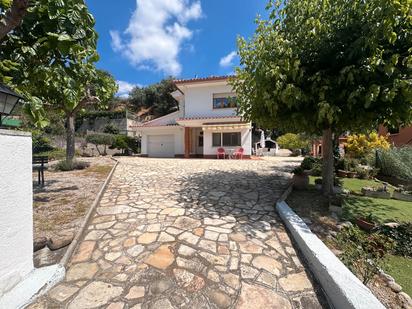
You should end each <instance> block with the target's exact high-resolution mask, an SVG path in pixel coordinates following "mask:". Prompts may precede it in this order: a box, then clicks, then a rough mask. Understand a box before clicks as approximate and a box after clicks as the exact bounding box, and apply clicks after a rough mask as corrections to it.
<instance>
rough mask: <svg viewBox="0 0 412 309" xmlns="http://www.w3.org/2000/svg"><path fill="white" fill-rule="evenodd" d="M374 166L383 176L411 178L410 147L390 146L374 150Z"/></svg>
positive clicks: (411, 151) (411, 154) (411, 155)
mask: <svg viewBox="0 0 412 309" xmlns="http://www.w3.org/2000/svg"><path fill="white" fill-rule="evenodd" d="M376 167H377V168H379V173H380V174H381V175H384V176H390V177H396V178H399V179H403V180H407V181H411V180H412V147H402V148H392V149H388V150H378V151H377V152H376Z"/></svg>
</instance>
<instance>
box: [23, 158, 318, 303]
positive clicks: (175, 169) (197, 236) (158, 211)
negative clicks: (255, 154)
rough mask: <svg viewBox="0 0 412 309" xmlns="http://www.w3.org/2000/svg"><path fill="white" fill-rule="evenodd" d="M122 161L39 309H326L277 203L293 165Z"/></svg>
mask: <svg viewBox="0 0 412 309" xmlns="http://www.w3.org/2000/svg"><path fill="white" fill-rule="evenodd" d="M287 159H288V158H285V160H279V159H278V160H276V161H273V160H272V161H270V160H256V161H255V160H245V161H233V160H178V159H147V158H122V159H121V163H120V164H119V166H118V167H117V170H116V172H115V174H114V175H113V178H112V181H111V183H110V184H109V186H108V189H107V191H106V192H105V194H104V196H103V198H102V200H101V202H100V205H99V206H98V207H97V209H96V213H95V215H94V217H93V219H92V221H91V223H90V225H89V227H88V229H87V231H86V233H85V235H84V239H83V241H82V242H81V243H80V245H79V247H78V248H77V251H76V252H75V254H74V256H73V257H72V259H71V262H70V264H69V266H68V270H67V274H66V278H65V280H64V282H62V283H60V284H59V285H58V286H56V287H55V288H53V289H52V290H51V291H50V292H49V293H48V294H47V295H46V296H44V297H41V298H40V299H38V301H37V302H36V303H35V304H32V305H31V306H29V308H30V309H34V308H68V309H82V308H110V309H128V308H133V309H137V308H155V309H160V308H238V309H240V308H322V306H321V304H320V302H319V300H318V297H317V295H316V293H315V288H314V286H313V284H312V282H311V280H310V279H309V278H308V276H307V274H306V272H305V269H304V267H303V266H302V264H301V262H300V260H299V258H298V256H297V254H296V252H295V250H294V248H293V246H292V244H291V241H290V239H289V236H288V234H287V233H286V231H285V228H284V226H283V224H282V223H281V221H280V218H279V217H278V216H277V214H276V213H275V208H274V203H275V201H276V199H277V198H278V197H279V196H280V195H281V193H282V192H283V190H284V189H285V187H286V185H287V182H288V180H289V177H290V176H289V174H286V173H284V171H285V170H290V169H291V168H292V167H293V165H294V164H295V163H293V162H291V161H290V160H287Z"/></svg>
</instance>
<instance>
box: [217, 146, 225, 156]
mask: <svg viewBox="0 0 412 309" xmlns="http://www.w3.org/2000/svg"><path fill="white" fill-rule="evenodd" d="M216 156H217V158H218V159H220V157H222V159H224V158H225V156H226V153H225V149H224V148H221V147H220V148H218V149H217V154H216Z"/></svg>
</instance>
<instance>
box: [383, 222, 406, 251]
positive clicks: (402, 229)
mask: <svg viewBox="0 0 412 309" xmlns="http://www.w3.org/2000/svg"><path fill="white" fill-rule="evenodd" d="M379 233H381V234H383V235H385V236H387V237H389V238H391V239H393V240H394V241H395V247H394V249H393V253H394V254H396V255H401V256H405V257H412V222H408V223H402V224H399V225H398V226H396V227H390V226H386V225H383V226H381V227H380V228H379Z"/></svg>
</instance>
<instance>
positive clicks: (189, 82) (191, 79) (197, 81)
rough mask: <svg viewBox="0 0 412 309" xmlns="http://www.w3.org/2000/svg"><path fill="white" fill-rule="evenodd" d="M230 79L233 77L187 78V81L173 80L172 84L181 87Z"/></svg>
mask: <svg viewBox="0 0 412 309" xmlns="http://www.w3.org/2000/svg"><path fill="white" fill-rule="evenodd" d="M230 77H233V75H224V76H209V77H196V78H189V79H176V80H174V83H175V84H176V85H181V84H191V83H202V82H212V81H220V80H227V79H229V78H230Z"/></svg>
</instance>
